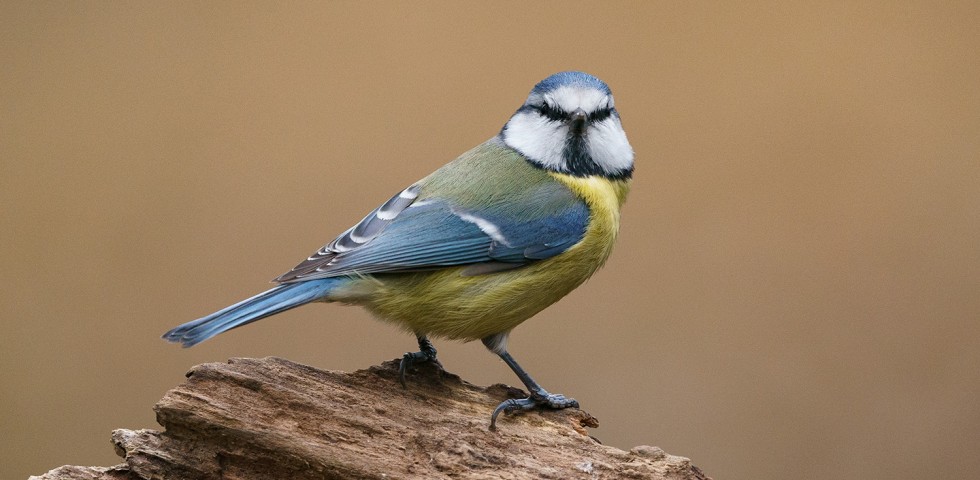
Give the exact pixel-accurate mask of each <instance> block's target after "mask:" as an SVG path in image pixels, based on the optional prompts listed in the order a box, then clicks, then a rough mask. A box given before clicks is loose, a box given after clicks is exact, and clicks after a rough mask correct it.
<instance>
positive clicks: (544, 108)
mask: <svg viewBox="0 0 980 480" xmlns="http://www.w3.org/2000/svg"><path fill="white" fill-rule="evenodd" d="M535 109H536V110H537V111H539V112H541V114H542V115H544V116H545V117H548V120H554V121H557V120H563V119H564V118H565V114H564V113H562V111H561V110H558V109H557V108H555V107H552V106H551V105H548V104H547V103H544V104H541V105H538V106H537V107H535Z"/></svg>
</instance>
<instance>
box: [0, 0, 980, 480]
mask: <svg viewBox="0 0 980 480" xmlns="http://www.w3.org/2000/svg"><path fill="white" fill-rule="evenodd" d="M938 3H939V2H935V3H905V2H878V3H874V2H872V3H865V2H850V1H845V2H834V3H833V4H830V3H826V2H816V3H812V4H811V3H802V4H791V3H787V2H771V3H744V2H738V4H737V5H735V4H734V3H727V4H726V3H688V2H662V3H653V2H649V3H605V2H602V3H597V2H577V3H576V2H560V3H559V2H553V3H546V4H537V5H528V4H525V3H523V2H510V3H499V2H497V3H494V4H492V5H484V4H481V3H475V2H474V3H466V4H461V3H456V2H441V3H436V2H426V3H414V2H413V3H411V4H393V3H391V4H389V3H370V4H360V3H354V2H344V3H330V4H320V3H304V4H291V5H288V8H287V6H284V5H281V4H279V3H278V2H268V3H248V4H240V3H237V2H193V3H191V2H182V3H166V4H154V3H149V2H130V3H123V2H44V3H41V2H3V3H2V4H0V62H2V65H3V68H2V69H0V222H2V223H0V246H2V247H0V248H2V250H0V255H2V257H0V264H2V268H3V270H2V275H0V322H2V325H0V326H2V332H3V333H2V335H0V431H2V435H0V458H3V461H2V462H0V478H5V479H6V478H14V479H15V478H25V477H26V476H27V475H29V474H40V473H43V472H45V471H47V470H49V469H51V468H54V467H57V466H59V465H62V464H79V465H113V464H116V463H120V459H119V458H117V457H116V456H115V454H114V453H113V449H112V447H111V445H110V442H109V434H110V431H111V430H112V429H114V428H120V427H125V428H153V427H155V426H156V424H155V421H154V414H153V411H152V408H151V407H152V406H153V404H154V403H155V402H156V401H157V400H158V399H159V398H160V397H161V396H162V395H163V394H164V392H166V391H167V390H168V389H169V388H171V387H173V386H175V385H177V384H179V383H180V382H182V381H183V380H184V377H183V374H184V372H186V371H187V370H188V369H189V368H190V367H191V366H193V365H195V364H198V363H203V362H215V361H218V362H220V361H224V360H226V359H227V358H229V357H238V356H248V357H264V356H269V355H275V356H281V357H286V358H289V359H291V360H295V361H298V362H303V363H307V364H310V365H314V366H317V367H319V368H323V369H337V370H341V369H342V370H354V369H359V368H364V367H367V366H370V365H372V364H376V363H379V362H381V361H382V360H386V359H391V358H395V357H397V356H399V355H401V354H402V353H403V352H405V351H408V350H413V349H414V348H415V340H414V339H413V338H411V337H410V336H408V335H405V334H404V333H402V332H400V331H398V330H396V329H395V328H393V327H391V326H389V325H385V324H382V323H380V322H377V321H375V320H373V319H371V318H370V317H369V315H367V314H366V313H365V312H363V311H361V310H359V309H357V308H350V307H342V306H337V305H312V306H307V307H304V308H301V309H298V310H293V311H291V312H288V313H286V314H282V315H279V316H277V317H273V318H270V319H267V320H264V321H262V322H259V323H256V324H254V325H250V326H249V327H248V328H244V329H240V330H235V331H234V332H232V333H229V334H226V335H222V336H220V337H218V338H216V339H214V340H212V341H209V342H207V343H204V344H202V345H200V346H198V347H196V348H193V349H190V350H184V349H180V348H178V347H176V346H174V345H171V344H167V343H165V342H163V341H162V340H160V338H159V337H160V335H161V334H162V333H163V332H164V331H166V330H168V329H170V328H171V327H173V326H175V325H177V324H179V323H182V322H185V321H188V320H191V319H194V318H197V317H199V316H201V315H204V314H207V313H210V312H212V311H214V310H217V309H218V308H221V307H224V306H226V305H228V304H230V303H233V302H235V301H238V300H240V299H242V298H245V297H247V296H250V295H252V294H254V293H256V292H258V291H260V290H262V289H265V288H267V287H268V286H269V284H268V283H267V282H268V281H269V280H270V279H271V278H273V277H275V276H277V275H278V274H280V273H282V272H284V271H286V270H288V269H289V268H290V267H292V266H293V265H294V264H296V263H297V262H298V261H300V260H301V259H303V258H305V257H306V256H307V255H308V254H310V253H311V252H313V251H314V250H316V249H317V248H319V247H320V246H321V245H323V244H324V243H326V242H328V241H329V240H331V239H332V238H333V237H334V236H335V235H336V234H338V233H340V232H342V231H343V230H344V229H346V228H347V227H348V226H350V225H351V224H353V223H354V222H356V221H357V220H359V219H360V218H361V217H362V216H363V215H364V214H366V213H367V212H368V211H370V210H371V209H373V208H374V207H375V206H377V205H378V204H379V203H380V202H381V201H383V200H385V199H387V198H388V197H389V196H390V195H392V194H393V193H395V192H398V191H400V190H401V189H402V188H404V187H405V186H407V185H409V184H410V183H411V182H413V181H415V180H417V179H418V178H421V177H422V176H424V175H426V174H428V173H429V172H430V171H432V170H434V169H435V168H437V167H439V166H440V165H442V164H443V163H445V162H447V161H449V160H451V159H452V158H454V157H455V156H456V155H458V154H459V153H462V152H463V151H465V150H467V149H469V148H470V147H472V146H474V145H476V144H478V143H480V142H482V141H484V140H486V139H487V138H489V137H491V136H493V135H494V134H496V133H497V131H498V130H499V129H500V127H501V126H502V125H503V124H504V122H505V121H506V120H507V118H508V117H509V116H510V114H511V113H512V112H513V111H514V110H515V109H516V108H517V107H518V106H519V105H520V104H521V102H523V100H524V98H525V96H526V94H527V92H528V91H529V90H530V88H531V87H532V86H533V85H534V84H535V82H537V81H538V80H540V79H542V78H544V77H545V76H547V75H549V74H551V73H554V72H556V71H561V70H569V69H580V70H585V71H588V72H590V73H593V74H595V75H597V76H599V77H600V78H602V79H604V80H605V81H606V82H608V83H609V84H610V85H611V87H612V89H613V91H614V92H615V94H616V100H617V106H618V107H619V110H620V113H621V114H622V118H623V121H624V125H625V127H626V130H627V133H628V134H629V138H630V140H631V142H632V144H633V147H634V148H635V150H636V154H637V157H636V159H637V165H636V177H635V182H634V188H633V193H632V196H631V198H630V200H629V202H628V203H627V206H626V209H625V212H624V214H623V228H622V235H621V237H620V241H619V243H618V246H617V249H616V251H615V252H614V253H613V257H612V259H611V261H610V262H609V263H608V265H607V266H606V268H605V269H603V270H601V271H600V272H599V273H598V274H597V275H596V276H595V277H594V278H593V279H592V280H591V281H590V282H589V283H587V284H586V285H585V286H583V287H582V288H580V289H579V290H577V291H576V292H575V293H573V294H572V295H570V296H569V297H568V298H566V299H565V300H563V301H562V302H560V303H558V304H556V305H555V306H553V307H552V308H550V309H548V310H546V311H544V312H543V313H541V314H540V315H538V316H537V317H535V318H533V319H531V320H530V321H528V322H527V323H525V324H524V325H522V326H521V327H520V328H518V329H517V330H516V331H515V333H514V335H513V336H512V337H511V338H512V340H511V351H512V353H513V354H514V355H515V357H516V358H518V359H519V360H520V361H521V362H522V363H523V365H524V366H525V367H527V368H528V370H529V371H530V372H532V373H533V374H534V375H535V378H537V379H538V380H539V381H541V382H542V384H543V385H545V386H546V387H547V388H549V389H551V390H552V391H556V392H561V393H565V394H568V395H571V396H574V397H575V398H577V399H578V400H579V401H580V402H581V404H582V405H583V407H584V408H585V409H587V410H588V411H589V412H591V413H592V414H594V415H595V416H596V417H598V418H599V420H600V422H601V427H600V428H599V429H598V430H596V431H595V435H596V436H597V437H598V438H600V439H601V440H602V441H603V442H605V443H607V444H610V445H613V446H617V447H621V448H630V447H632V446H634V445H638V444H650V445H658V446H660V447H663V448H664V449H666V450H667V451H668V452H670V453H673V454H676V455H682V456H687V457H690V458H691V459H692V460H693V462H694V463H695V464H696V465H698V466H700V467H701V468H703V469H704V470H705V471H706V472H707V473H708V474H709V475H712V476H714V477H715V478H726V479H755V478H862V479H872V478H881V479H884V478H898V477H902V478H922V477H929V478H977V477H978V476H980V455H977V451H978V448H980V403H978V396H980V373H978V366H980V294H978V286H980V155H978V152H980V88H978V78H980V61H978V59H980V55H978V52H980V34H978V29H977V26H978V25H980V4H978V3H977V2H970V1H967V2H959V3H956V2H942V6H939V5H938ZM437 347H438V349H439V354H440V358H441V359H442V361H443V363H444V364H445V365H446V366H447V367H448V368H449V369H450V370H451V371H454V372H456V373H459V374H461V375H462V376H463V377H464V378H466V379H468V380H470V381H472V382H475V383H479V384H490V383H495V382H506V383H510V384H516V383H519V382H518V381H517V379H516V378H515V377H514V376H513V374H512V373H511V372H510V371H509V370H508V369H507V367H506V366H505V365H504V364H503V363H501V362H500V361H498V360H497V359H496V358H495V357H493V356H492V355H490V354H489V353H487V352H486V351H485V350H484V348H483V346H482V345H480V344H479V343H470V344H454V343H449V342H437Z"/></svg>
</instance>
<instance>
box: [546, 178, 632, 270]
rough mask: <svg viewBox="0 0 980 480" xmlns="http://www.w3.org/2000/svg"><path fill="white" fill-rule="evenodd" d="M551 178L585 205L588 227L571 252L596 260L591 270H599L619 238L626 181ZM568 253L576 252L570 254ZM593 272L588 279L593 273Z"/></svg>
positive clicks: (627, 189) (627, 182) (626, 192)
mask: <svg viewBox="0 0 980 480" xmlns="http://www.w3.org/2000/svg"><path fill="white" fill-rule="evenodd" d="M551 176H553V177H554V178H555V179H556V180H558V181H559V182H561V183H563V184H565V185H566V186H567V187H568V188H569V189H571V190H572V191H573V192H575V194H576V195H578V196H579V197H581V198H582V199H583V200H585V203H586V204H588V206H589V212H590V217H589V227H588V228H587V229H586V231H585V236H584V237H583V238H582V241H581V242H579V243H578V244H576V245H575V246H574V247H572V249H576V250H586V251H589V253H591V256H595V257H597V258H598V261H597V263H596V265H595V268H599V267H600V266H602V264H604V263H605V262H606V259H607V258H609V254H610V253H611V252H612V246H613V243H615V241H616V236H617V235H618V234H619V212H620V209H621V208H622V206H623V203H624V202H626V196H627V195H628V194H629V190H630V181H629V180H609V179H606V178H602V177H598V176H592V177H574V176H571V175H564V174H559V173H552V174H551ZM569 253H578V252H571V250H570V251H569ZM582 253H585V252H582ZM575 256H578V255H575ZM595 268H594V269H593V270H592V272H590V273H589V275H592V273H593V272H595Z"/></svg>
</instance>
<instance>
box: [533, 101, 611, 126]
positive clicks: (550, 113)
mask: <svg viewBox="0 0 980 480" xmlns="http://www.w3.org/2000/svg"><path fill="white" fill-rule="evenodd" d="M531 108H532V109H534V110H537V111H538V112H540V113H541V114H542V115H544V116H545V117H547V118H548V120H552V121H560V120H566V119H568V114H567V113H565V112H563V111H561V110H559V109H557V108H555V107H552V106H551V105H548V104H543V105H533V106H531ZM611 115H612V108H600V109H599V110H596V111H595V112H592V114H591V115H589V122H592V123H594V122H601V121H603V120H605V119H607V118H609V117H610V116H611Z"/></svg>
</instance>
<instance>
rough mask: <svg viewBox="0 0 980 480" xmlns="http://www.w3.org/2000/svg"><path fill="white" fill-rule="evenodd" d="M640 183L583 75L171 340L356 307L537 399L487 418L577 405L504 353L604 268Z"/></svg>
mask: <svg viewBox="0 0 980 480" xmlns="http://www.w3.org/2000/svg"><path fill="white" fill-rule="evenodd" d="M632 174H633V149H632V147H631V146H630V144H629V142H628V141H627V139H626V133H625V132H624V131H623V127H622V123H621V122H620V118H619V113H618V112H617V111H616V107H615V105H614V102H613V96H612V92H611V91H610V89H609V87H608V86H607V85H606V84H605V83H604V82H603V81H601V80H599V79H598V78H596V77H594V76H592V75H589V74H586V73H582V72H562V73H556V74H554V75H552V76H550V77H548V78H546V79H544V80H542V81H541V82H540V83H538V84H537V85H535V86H534V89H532V90H531V93H530V94H529V95H528V97H527V100H526V101H525V102H524V104H523V105H522V106H521V107H520V108H519V109H517V112H515V113H514V114H513V115H512V116H511V117H510V120H508V121H507V124H506V125H504V127H503V129H501V131H500V133H499V134H497V135H496V136H495V137H493V138H491V139H490V140H487V141H486V142H484V143H482V144H480V145H478V146H477V147H476V148H473V149H472V150H470V151H468V152H466V153H464V154H462V155H461V156H460V157H459V158H457V159H455V160H453V161H452V162H450V163H448V164H446V165H445V166H443V167H441V168H439V169H438V170H436V171H435V172H433V173H432V174H431V175H429V176H427V177H425V178H423V179H422V180H419V181H418V182H415V183H414V184H412V185H411V186H409V187H408V188H406V189H404V190H402V191H400V192H398V193H397V194H395V196H393V197H391V198H390V199H388V201H386V202H384V203H383V204H382V205H381V206H379V207H378V208H376V209H375V210H374V211H372V212H371V213H369V214H368V215H367V216H366V217H364V219H363V220H361V221H360V222H359V223H358V224H357V225H354V226H353V227H351V228H350V229H348V230H347V231H346V232H344V233H343V234H341V235H340V236H339V237H337V238H336V239H334V240H333V241H332V242H330V243H329V244H327V245H326V246H324V247H323V248H321V249H320V250H318V251H317V252H316V253H314V254H313V255H311V256H310V257H309V258H307V259H306V260H304V261H303V262H301V263H300V264H299V265H297V266H296V267H294V268H293V269H292V270H290V271H289V272H286V273H284V274H283V275H281V276H279V277H278V278H276V279H275V282H276V283H278V285H277V286H276V287H274V288H272V289H270V290H268V291H266V292H263V293H260V294H258V295H256V296H254V297H252V298H249V299H247V300H244V301H242V302H239V303H237V304H235V305H232V306H230V307H227V308H225V309H223V310H220V311H218V312H215V313H212V314H211V315H208V316H206V317H202V318H199V319H197V320H194V321H192V322H188V323H185V324H183V325H181V326H179V327H177V328H174V329H173V330H171V331H169V332H167V333H166V334H165V335H164V336H163V338H164V339H166V340H168V341H171V342H176V343H181V344H183V346H185V347H190V346H192V345H196V344H198V343H200V342H202V341H204V340H207V339H209V338H211V337H213V336H215V335H217V334H219V333H222V332H224V331H227V330H231V329H233V328H237V327H240V326H242V325H245V324H248V323H251V322H254V321H256V320H259V319H262V318H265V317H268V316H270V315H274V314H277V313H280V312H284V311H286V310H289V309H291V308H295V307H298V306H300V305H303V304H306V303H311V302H339V303H345V304H354V305H360V306H362V307H364V308H366V309H368V310H369V311H370V312H371V313H373V314H374V315H375V316H377V317H378V318H380V319H382V320H385V321H388V322H392V323H394V324H396V325H398V326H400V327H402V328H404V329H405V330H407V331H409V332H411V333H414V334H415V336H416V338H417V340H418V344H419V348H420V351H418V352H414V353H407V354H405V356H404V357H403V358H402V363H401V379H402V383H403V384H404V376H405V370H406V369H407V368H408V367H410V366H411V365H412V364H413V363H415V362H434V361H435V360H436V350H435V348H434V347H433V345H432V343H431V342H430V341H429V337H438V338H448V339H456V340H464V341H470V340H476V339H480V340H482V341H483V344H484V345H486V347H487V348H488V349H490V350H491V351H492V352H494V353H495V354H497V355H499V356H500V358H501V359H503V361H504V362H506V363H507V365H508V366H510V368H511V369H512V370H513V371H514V373H516V374H517V376H518V377H519V378H520V379H521V381H522V382H523V383H524V385H525V386H526V387H527V389H528V391H529V392H530V396H529V397H528V398H525V399H511V400H507V401H505V402H503V403H501V404H500V405H499V406H498V407H497V408H496V409H495V410H494V412H493V415H492V417H491V425H490V426H491V428H493V427H494V425H495V424H496V420H497V416H498V415H499V414H500V413H501V412H503V413H505V414H509V413H512V412H516V411H521V410H529V409H532V408H536V407H545V408H553V409H561V408H567V407H577V406H578V402H576V401H575V400H574V399H572V398H569V397H565V396H563V395H559V394H553V393H549V392H547V391H546V390H545V389H544V388H542V387H541V386H540V385H538V384H537V383H536V382H535V381H534V380H533V379H532V378H531V377H530V376H529V375H528V374H527V372H525V371H524V369H523V368H521V366H520V365H518V364H517V362H516V361H515V360H514V358H513V357H511V355H510V353H508V351H507V337H508V336H509V335H510V332H511V330H513V329H514V327H516V326H518V325H519V324H520V323H521V322H523V321H524V320H527V319H528V318H530V317H531V316H533V315H534V314H536V313H538V312H540V311H541V310H543V309H544V308H545V307H547V306H549V305H551V304H552V303H555V302H556V301H558V300H559V299H561V298H562V297H564V296H565V295H567V294H568V293H569V292H571V291H572V290H573V289H575V287H578V286H579V285H581V284H582V283H583V282H585V280H586V279H588V278H589V277H590V276H591V275H592V274H593V273H594V272H595V271H596V270H597V269H598V268H599V267H601V266H602V265H603V263H605V261H606V259H607V258H608V257H609V254H610V251H611V250H612V246H613V243H614V241H615V239H616V235H617V232H618V230H619V216H620V208H621V207H622V205H623V202H624V201H625V199H626V195H627V193H628V191H629V187H630V179H631V177H632Z"/></svg>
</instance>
